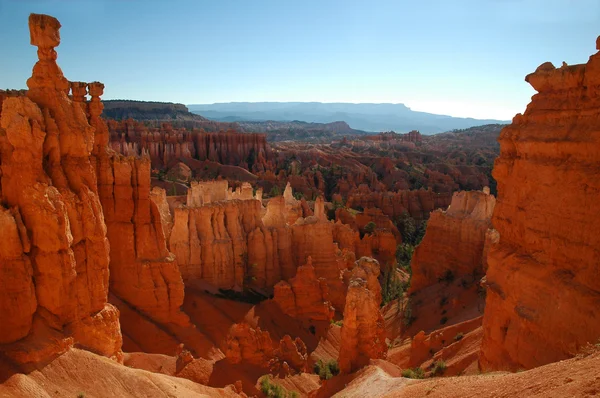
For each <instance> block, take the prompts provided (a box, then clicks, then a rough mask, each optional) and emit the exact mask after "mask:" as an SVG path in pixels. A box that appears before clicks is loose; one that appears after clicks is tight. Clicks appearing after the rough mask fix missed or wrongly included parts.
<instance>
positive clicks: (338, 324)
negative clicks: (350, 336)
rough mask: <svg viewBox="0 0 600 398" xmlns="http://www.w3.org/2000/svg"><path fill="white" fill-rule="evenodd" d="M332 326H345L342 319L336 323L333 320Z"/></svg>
mask: <svg viewBox="0 0 600 398" xmlns="http://www.w3.org/2000/svg"><path fill="white" fill-rule="evenodd" d="M331 324H332V325H337V326H340V327H341V326H344V320H343V319H340V320H339V321H334V320H333V319H332V320H331Z"/></svg>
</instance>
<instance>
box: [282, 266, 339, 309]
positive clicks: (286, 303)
mask: <svg viewBox="0 0 600 398" xmlns="http://www.w3.org/2000/svg"><path fill="white" fill-rule="evenodd" d="M273 300H274V301H275V303H276V304H277V305H278V306H279V308H281V310H282V311H283V312H284V313H286V314H288V315H289V316H291V317H294V318H297V319H302V320H304V319H305V320H309V321H310V320H316V321H330V320H331V319H332V318H333V313H334V309H333V308H332V307H331V303H330V302H329V288H328V287H327V281H326V280H325V278H317V276H316V274H315V268H314V267H313V265H312V258H311V257H308V261H307V263H306V265H301V266H300V267H298V269H297V270H296V276H295V277H293V278H291V279H290V280H289V281H288V282H286V281H280V282H279V283H277V284H276V285H275V292H274V297H273Z"/></svg>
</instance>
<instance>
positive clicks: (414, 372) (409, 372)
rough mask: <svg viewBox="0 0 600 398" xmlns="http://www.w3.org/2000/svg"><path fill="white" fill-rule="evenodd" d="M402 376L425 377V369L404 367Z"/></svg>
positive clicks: (410, 377) (411, 377)
mask: <svg viewBox="0 0 600 398" xmlns="http://www.w3.org/2000/svg"><path fill="white" fill-rule="evenodd" d="M402 377H406V378H409V379H422V378H424V377H425V371H424V370H423V369H421V368H414V369H404V370H403V371H402Z"/></svg>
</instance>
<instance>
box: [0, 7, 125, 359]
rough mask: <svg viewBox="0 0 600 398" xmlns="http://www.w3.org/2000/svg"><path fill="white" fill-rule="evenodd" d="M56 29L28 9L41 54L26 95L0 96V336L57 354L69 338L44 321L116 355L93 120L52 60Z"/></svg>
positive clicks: (28, 354) (36, 353)
mask: <svg viewBox="0 0 600 398" xmlns="http://www.w3.org/2000/svg"><path fill="white" fill-rule="evenodd" d="M59 28H60V23H59V22H58V21H57V20H56V19H55V18H52V17H50V16H47V15H38V14H31V15H30V17H29V30H30V35H31V44H33V45H35V46H37V47H38V57H39V60H38V62H37V63H36V64H35V66H34V68H33V75H32V76H31V78H30V79H29V80H28V81H27V85H28V87H29V91H28V92H27V96H23V95H16V96H10V97H8V98H6V99H4V100H3V103H2V111H1V113H0V169H1V171H2V173H1V180H0V185H1V198H2V203H3V206H2V208H1V209H0V214H1V215H0V223H1V225H2V228H1V231H2V237H3V239H2V245H1V247H2V249H1V250H0V257H1V260H2V264H3V266H2V271H1V272H0V286H2V289H0V290H1V291H2V292H1V293H0V303H1V304H0V309H1V311H0V322H1V323H2V325H3V329H2V336H1V337H0V340H1V342H2V343H11V342H15V341H17V340H19V339H22V338H24V337H31V339H30V340H31V343H32V344H23V345H21V347H22V348H18V349H17V352H19V353H18V357H16V358H15V357H13V358H14V359H16V360H17V361H18V362H28V361H34V362H37V361H39V360H46V359H48V356H49V355H52V354H56V353H57V352H56V350H55V349H54V348H52V347H56V349H58V350H63V349H65V348H66V347H68V340H65V343H58V344H55V343H53V342H50V340H54V341H57V340H56V339H60V337H52V338H51V337H49V336H51V335H54V336H58V335H56V333H55V332H51V333H49V334H48V333H44V332H42V329H44V328H51V329H54V330H58V331H61V330H62V331H63V332H64V333H65V334H67V335H71V336H73V337H74V340H75V342H77V343H79V344H80V345H82V346H83V347H85V348H87V349H89V350H91V351H94V352H97V353H99V354H102V355H106V356H112V357H115V358H120V356H121V342H122V340H121V333H120V329H119V321H118V311H117V310H116V309H115V308H114V307H112V306H111V305H110V304H107V295H108V279H109V244H108V239H107V231H106V225H105V223H104V215H103V212H102V207H101V204H100V199H99V195H98V187H97V184H96V175H95V170H94V164H93V162H92V156H91V155H92V150H93V148H94V135H95V128H94V127H93V126H92V125H90V123H89V121H88V118H87V115H86V112H85V111H84V108H83V107H82V106H81V104H80V103H78V102H77V101H72V100H71V99H70V98H69V97H68V94H69V90H70V88H73V90H75V94H76V95H77V94H78V93H77V87H76V85H73V86H71V85H70V84H69V82H68V81H67V79H65V77H64V76H63V74H62V71H61V69H60V68H59V66H58V65H57V64H56V58H57V54H56V51H55V50H54V48H55V47H56V46H58V45H59V44H60V34H59ZM90 330H93V332H92V333H89V331H90ZM44 336H46V337H47V339H46V340H47V341H48V344H44V343H43V340H44V338H45V337H44ZM40 339H41V340H40ZM34 340H35V343H36V344H35V345H34V344H33V343H34ZM71 341H72V340H71ZM8 350H9V351H7V352H8V355H9V356H11V353H10V348H9V349H8Z"/></svg>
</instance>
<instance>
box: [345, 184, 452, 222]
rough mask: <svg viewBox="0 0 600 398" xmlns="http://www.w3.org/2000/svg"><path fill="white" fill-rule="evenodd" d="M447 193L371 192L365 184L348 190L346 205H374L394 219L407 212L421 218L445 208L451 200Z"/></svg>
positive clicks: (365, 206) (419, 191)
mask: <svg viewBox="0 0 600 398" xmlns="http://www.w3.org/2000/svg"><path fill="white" fill-rule="evenodd" d="M451 198H452V197H451V195H450V194H448V193H435V192H433V191H431V190H428V191H426V190H424V189H419V190H412V191H411V190H402V191H398V192H371V191H370V190H369V189H368V188H367V187H366V186H365V187H363V186H361V187H359V188H358V189H357V190H355V191H352V192H350V194H349V195H348V200H347V202H346V206H347V207H351V208H358V207H362V208H364V209H366V208H368V207H374V208H378V209H381V211H382V212H383V214H385V215H387V216H389V217H390V218H392V219H394V218H396V217H400V216H402V215H403V214H405V213H408V214H409V215H410V216H411V217H413V218H415V219H418V220H423V219H426V218H427V217H429V213H430V212H432V211H433V210H435V209H445V208H446V207H448V205H449V204H450V201H451Z"/></svg>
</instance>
